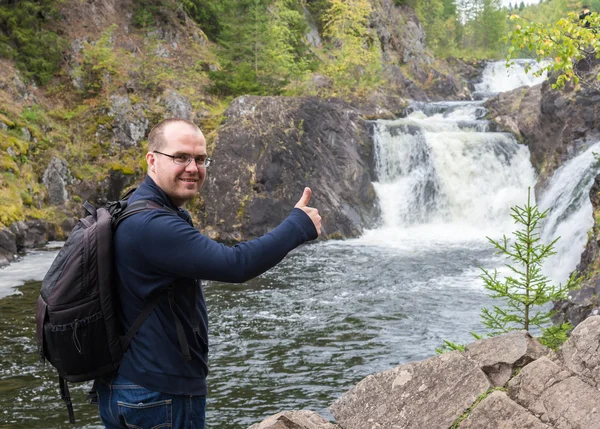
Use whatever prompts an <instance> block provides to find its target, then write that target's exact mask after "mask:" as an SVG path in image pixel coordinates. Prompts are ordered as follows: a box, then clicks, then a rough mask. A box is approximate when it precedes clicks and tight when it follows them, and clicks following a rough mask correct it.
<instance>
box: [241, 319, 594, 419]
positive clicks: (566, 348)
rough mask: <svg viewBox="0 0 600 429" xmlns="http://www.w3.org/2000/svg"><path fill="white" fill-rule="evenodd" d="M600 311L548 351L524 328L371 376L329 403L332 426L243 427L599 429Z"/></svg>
mask: <svg viewBox="0 0 600 429" xmlns="http://www.w3.org/2000/svg"><path fill="white" fill-rule="evenodd" d="M599 344H600V316H594V317H590V318H588V319H586V320H584V321H583V322H582V323H581V324H579V326H577V328H576V329H575V330H574V331H573V333H572V335H571V337H570V338H569V340H568V341H567V342H566V343H565V344H563V346H562V347H561V348H560V349H559V350H558V351H557V352H553V351H551V350H549V349H547V348H545V347H544V346H543V345H541V344H540V343H539V342H538V341H537V340H536V339H535V338H532V337H531V336H530V335H529V334H528V333H527V332H524V331H515V332H512V333H510V334H506V335H502V336H498V337H493V338H490V339H485V340H480V341H476V342H474V343H472V344H470V345H468V346H467V347H466V350H465V352H460V351H453V352H450V353H445V354H442V355H439V356H436V357H432V358H430V359H427V360H424V361H421V362H411V363H407V364H404V365H400V366H398V367H396V368H394V369H391V370H387V371H384V372H380V373H377V374H373V375H369V376H368V377H366V378H365V379H364V380H362V381H361V382H359V383H358V384H357V385H356V386H355V387H354V388H352V389H351V390H350V391H348V392H346V393H345V394H344V395H343V396H341V397H340V398H339V399H338V400H337V401H335V402H334V403H333V404H332V405H331V406H330V407H329V410H330V411H331V413H332V414H333V416H334V417H335V419H336V422H337V423H336V424H333V423H331V422H329V421H327V420H326V419H325V418H323V417H322V416H320V415H318V414H316V413H314V412H312V411H306V410H305V411H286V412H283V413H279V414H277V415H274V416H271V417H269V418H267V419H265V420H264V421H262V422H261V423H257V424H255V425H252V426H250V428H249V429H370V428H381V429H392V428H403V429H449V428H451V429H490V428H506V429H509V428H510V429H566V428H569V429H597V428H600V406H599V404H600V391H599V388H600V345H599Z"/></svg>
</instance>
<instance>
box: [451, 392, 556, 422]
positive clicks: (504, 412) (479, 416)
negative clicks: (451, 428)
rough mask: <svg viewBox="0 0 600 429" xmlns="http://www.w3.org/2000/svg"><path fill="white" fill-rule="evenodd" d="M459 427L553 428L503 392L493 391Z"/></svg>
mask: <svg viewBox="0 0 600 429" xmlns="http://www.w3.org/2000/svg"><path fill="white" fill-rule="evenodd" d="M458 427H459V429H491V428H494V429H551V428H550V426H548V425H546V424H544V423H542V422H541V421H540V420H539V419H538V418H536V417H534V416H532V415H531V414H530V413H529V412H528V411H527V410H526V409H525V408H523V407H521V406H520V405H518V404H516V403H515V402H513V401H511V400H510V399H509V398H508V396H506V394H505V393H503V392H498V391H496V392H492V393H491V394H490V395H488V397H487V398H485V399H484V400H483V401H481V402H480V403H479V405H477V407H476V408H475V410H473V412H472V413H471V414H470V415H469V417H468V418H467V419H466V420H464V421H463V422H462V423H461V424H460V425H459V426H458Z"/></svg>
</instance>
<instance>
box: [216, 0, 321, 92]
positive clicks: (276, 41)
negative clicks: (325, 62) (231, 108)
mask: <svg viewBox="0 0 600 429" xmlns="http://www.w3.org/2000/svg"><path fill="white" fill-rule="evenodd" d="M220 7H221V9H220V11H221V15H220V23H221V27H220V28H221V29H220V32H219V38H218V41H219V43H220V45H221V48H220V50H219V52H218V55H219V58H220V60H221V64H222V68H221V70H219V71H213V72H210V73H209V77H210V79H211V80H212V82H213V85H212V88H211V90H212V92H214V93H216V94H220V95H225V96H229V95H234V96H235V95H242V94H256V95H266V94H280V93H282V91H283V90H284V88H285V86H286V85H287V84H288V83H289V82H291V81H295V80H299V79H300V78H301V77H302V76H303V74H304V73H305V72H306V71H307V70H309V69H310V68H311V67H312V65H311V55H310V53H309V52H308V49H307V46H306V43H305V41H304V35H305V34H306V32H307V29H308V28H307V24H306V21H305V19H304V16H303V13H302V10H301V8H300V6H299V4H298V3H297V2H295V1H293V0H243V1H232V0H229V1H224V2H221V3H220Z"/></svg>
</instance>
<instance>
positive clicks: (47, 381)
mask: <svg viewBox="0 0 600 429" xmlns="http://www.w3.org/2000/svg"><path fill="white" fill-rule="evenodd" d="M492 253H493V252H492V249H491V247H490V246H489V244H487V243H486V242H485V240H479V241H472V242H464V243H456V242H446V243H445V244H444V243H443V242H442V243H438V244H437V245H432V244H431V243H429V244H427V245H424V246H423V247H422V248H419V247H414V246H408V247H404V248H401V247H400V248H396V247H381V246H371V245H369V244H365V243H361V242H360V241H348V242H337V243H335V242H334V243H318V244H315V245H308V246H304V247H302V248H301V249H297V250H296V251H294V252H292V253H291V254H290V255H289V256H288V257H287V258H286V259H285V260H284V261H283V262H282V263H281V264H280V265H279V266H277V267H276V268H275V269H273V270H271V271H270V272H268V273H266V274H264V275H263V276H261V277H259V278H257V279H254V280H252V281H250V282H248V283H245V284H242V285H231V284H220V283H209V284H207V285H205V292H206V299H207V302H208V307H209V313H210V319H211V338H210V341H211V354H210V357H211V363H210V366H211V374H210V377H209V386H210V388H209V391H210V393H209V395H210V397H209V401H208V411H207V418H208V428H212V429H239V428H247V427H248V426H250V425H251V424H253V423H256V422H258V421H261V420H262V419H263V418H265V417H267V416H269V415H271V414H274V413H276V412H279V411H282V410H288V409H311V410H315V411H317V412H319V413H321V414H322V415H324V416H325V417H327V418H330V419H332V420H333V417H332V416H331V415H330V414H329V412H328V410H327V407H328V406H329V405H330V404H331V403H332V402H333V401H334V400H335V399H336V398H338V397H339V396H341V395H342V394H343V393H344V392H345V391H346V390H348V389H349V388H350V387H352V385H354V384H355V383H357V382H358V381H360V380H361V379H362V378H364V377H366V376H367V375H369V374H372V373H374V372H377V371H381V370H384V369H388V368H391V367H394V366H396V365H398V364H400V363H405V362H409V361H414V360H421V359H424V358H426V357H430V356H433V355H435V348H436V347H439V346H440V345H441V344H442V342H443V340H444V339H450V340H453V341H457V342H470V341H471V338H470V335H469V332H470V331H474V330H475V331H481V326H480V324H479V317H478V314H479V310H480V308H481V306H482V305H484V304H485V303H486V302H488V303H489V300H488V298H487V297H486V295H485V292H484V289H483V284H482V281H481V280H479V279H478V278H477V276H478V274H479V273H478V270H477V269H476V268H475V267H478V266H486V267H489V266H492V265H493V266H495V265H497V263H498V261H497V260H496V259H495V258H494V257H493V254H492ZM27 263H28V259H27V258H25V259H24V261H23V262H20V263H18V264H16V266H18V265H19V264H20V265H22V266H23V267H24V268H25V269H27ZM2 273H3V270H0V276H1V275H2ZM39 287H40V283H39V282H30V283H26V284H25V285H23V286H21V287H19V288H18V291H19V292H20V294H18V295H10V296H7V297H5V298H3V299H0V332H1V337H0V354H1V357H2V358H1V359H0V410H1V411H0V428H15V429H16V428H48V429H50V428H67V427H74V428H93V427H101V426H100V421H99V418H98V417H97V409H96V408H94V407H93V406H91V405H88V404H87V403H85V392H86V389H88V387H89V386H88V385H86V384H75V385H73V387H72V397H73V401H74V403H75V415H76V418H77V424H76V425H75V426H71V425H69V424H68V421H67V413H66V409H65V407H64V405H63V403H62V401H61V400H60V396H59V393H58V383H57V382H56V374H55V372H54V371H53V369H52V368H51V367H42V366H40V365H39V364H38V362H37V355H36V344H35V340H34V329H35V301H36V299H37V296H38V294H39Z"/></svg>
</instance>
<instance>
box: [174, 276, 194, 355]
mask: <svg viewBox="0 0 600 429" xmlns="http://www.w3.org/2000/svg"><path fill="white" fill-rule="evenodd" d="M168 292H169V307H170V308H171V313H173V319H175V328H176V329H177V339H178V340H179V347H180V348H181V354H182V355H183V359H184V360H192V356H191V355H190V345H189V344H188V340H187V338H186V336H185V331H184V330H183V324H182V323H181V320H179V317H177V314H175V309H174V308H173V307H174V305H175V292H174V288H173V287H172V286H171V287H169V289H168ZM194 306H195V303H194ZM192 313H195V311H192Z"/></svg>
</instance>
